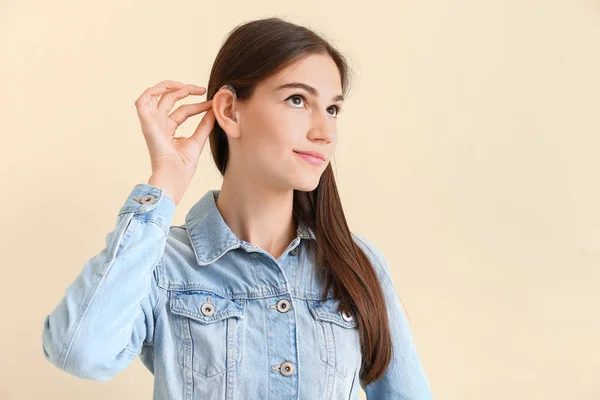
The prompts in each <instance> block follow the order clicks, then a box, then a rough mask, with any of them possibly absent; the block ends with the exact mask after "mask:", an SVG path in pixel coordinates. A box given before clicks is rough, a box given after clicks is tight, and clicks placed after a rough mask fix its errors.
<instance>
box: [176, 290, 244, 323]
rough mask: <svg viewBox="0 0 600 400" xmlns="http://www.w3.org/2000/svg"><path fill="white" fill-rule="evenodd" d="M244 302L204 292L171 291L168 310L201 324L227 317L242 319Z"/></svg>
mask: <svg viewBox="0 0 600 400" xmlns="http://www.w3.org/2000/svg"><path fill="white" fill-rule="evenodd" d="M244 306H245V301H244V300H234V299H229V298H227V297H222V296H219V295H216V294H215V293H213V292H209V291H206V290H186V291H173V292H172V293H171V296H170V309H171V312H172V313H173V314H179V315H183V316H185V317H189V318H192V319H194V320H196V321H199V322H202V323H207V324H208V323H211V322H216V321H220V320H222V319H225V318H229V317H238V318H243V317H244Z"/></svg>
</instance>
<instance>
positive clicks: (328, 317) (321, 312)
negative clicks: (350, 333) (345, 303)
mask: <svg viewBox="0 0 600 400" xmlns="http://www.w3.org/2000/svg"><path fill="white" fill-rule="evenodd" d="M338 305H339V300H337V299H334V298H328V299H327V300H309V301H308V308H309V310H310V312H311V314H312V315H313V317H314V318H315V319H317V320H320V321H328V322H333V323H334V324H336V325H339V326H341V327H343V328H355V327H356V318H354V316H352V315H350V316H348V315H346V318H344V315H345V314H343V313H342V312H341V311H338V310H337V307H338Z"/></svg>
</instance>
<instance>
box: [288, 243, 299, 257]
mask: <svg viewBox="0 0 600 400" xmlns="http://www.w3.org/2000/svg"><path fill="white" fill-rule="evenodd" d="M299 252H300V245H298V246H296V247H294V248H293V249H292V251H291V252H290V253H291V254H292V255H293V256H297V255H298V253H299Z"/></svg>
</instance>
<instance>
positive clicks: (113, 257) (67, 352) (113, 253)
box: [61, 213, 134, 370]
mask: <svg viewBox="0 0 600 400" xmlns="http://www.w3.org/2000/svg"><path fill="white" fill-rule="evenodd" d="M123 215H125V216H126V217H130V218H129V220H128V221H127V224H126V225H125V228H124V229H123V230H122V232H121V234H120V235H119V237H118V238H117V239H116V240H115V241H114V244H113V247H112V249H111V250H110V253H109V254H110V255H111V256H110V259H109V260H108V261H107V262H106V263H104V264H103V265H102V269H103V270H104V269H105V267H106V266H110V265H111V264H112V263H113V262H114V261H115V260H116V253H117V250H118V249H119V246H120V243H121V240H122V239H123V236H124V235H125V233H126V232H127V229H128V228H129V226H130V225H131V222H132V221H133V218H134V214H133V213H129V214H123ZM119 222H120V221H119ZM95 276H98V275H97V274H95ZM105 278H106V274H102V278H101V279H100V280H99V281H98V282H97V283H96V285H95V288H94V290H93V292H92V295H91V298H90V299H89V300H88V301H87V305H86V307H85V310H83V313H82V315H81V318H80V319H79V323H78V324H77V325H76V326H75V327H74V328H72V329H74V332H73V333H72V337H71V339H69V341H68V342H67V343H68V346H67V347H66V348H65V350H64V355H63V358H64V360H63V362H62V363H61V364H62V369H63V370H64V369H66V366H67V360H68V359H69V355H70V353H71V349H72V347H73V344H74V343H75V339H76V338H77V334H78V333H79V330H80V329H81V326H82V325H83V320H84V319H85V316H86V315H87V311H88V310H89V308H90V307H91V305H92V302H93V301H94V298H95V297H96V294H97V293H98V290H99V289H100V285H102V283H103V282H104V279H105Z"/></svg>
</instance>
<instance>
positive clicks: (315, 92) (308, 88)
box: [275, 82, 344, 101]
mask: <svg viewBox="0 0 600 400" xmlns="http://www.w3.org/2000/svg"><path fill="white" fill-rule="evenodd" d="M289 88H298V89H304V90H306V91H307V92H308V93H310V94H311V95H313V96H315V97H317V96H318V95H319V92H318V90H317V89H315V88H314V87H312V86H310V85H307V84H306V83H301V82H290V83H284V84H283V85H280V86H278V87H277V88H276V89H275V91H278V90H281V89H289ZM338 100H342V101H344V96H342V95H341V94H338V95H337V96H333V99H332V101H338Z"/></svg>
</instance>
